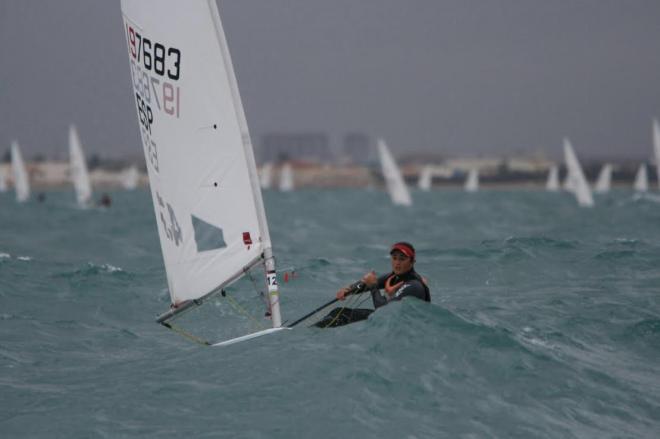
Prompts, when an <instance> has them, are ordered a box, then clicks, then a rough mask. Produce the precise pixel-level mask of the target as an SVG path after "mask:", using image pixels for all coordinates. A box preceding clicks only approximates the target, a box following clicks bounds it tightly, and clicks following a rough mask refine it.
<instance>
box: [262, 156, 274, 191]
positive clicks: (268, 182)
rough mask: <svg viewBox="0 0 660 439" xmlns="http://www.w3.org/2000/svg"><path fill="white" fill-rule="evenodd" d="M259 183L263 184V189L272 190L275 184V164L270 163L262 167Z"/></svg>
mask: <svg viewBox="0 0 660 439" xmlns="http://www.w3.org/2000/svg"><path fill="white" fill-rule="evenodd" d="M259 183H260V184H261V189H270V187H271V186H272V184H273V164H272V163H270V162H268V163H265V164H264V165H263V166H262V167H261V173H260V174H259Z"/></svg>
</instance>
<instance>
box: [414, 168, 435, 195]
mask: <svg viewBox="0 0 660 439" xmlns="http://www.w3.org/2000/svg"><path fill="white" fill-rule="evenodd" d="M432 180H433V168H432V167H431V166H430V165H426V166H424V167H423V168H422V171H421V172H420V173H419V180H418V181H417V187H418V188H419V190H422V191H424V192H428V191H430V190H431V181H432Z"/></svg>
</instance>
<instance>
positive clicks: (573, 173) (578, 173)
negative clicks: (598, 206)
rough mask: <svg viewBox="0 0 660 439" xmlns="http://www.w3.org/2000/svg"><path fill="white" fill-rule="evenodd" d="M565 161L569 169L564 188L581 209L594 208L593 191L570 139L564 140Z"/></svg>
mask: <svg viewBox="0 0 660 439" xmlns="http://www.w3.org/2000/svg"><path fill="white" fill-rule="evenodd" d="M564 160H565V161H566V168H567V169H568V175H567V177H566V183H564V187H565V188H566V187H567V188H568V189H567V190H568V191H569V192H572V193H573V194H574V195H575V198H576V199H577V202H578V204H579V205H580V206H581V207H593V205H594V199H593V196H592V195H591V189H590V188H589V184H588V183H587V179H586V178H585V177H584V172H583V171H582V166H580V162H579V161H578V158H577V156H576V155H575V151H574V150H573V146H572V145H571V142H570V141H569V140H568V139H564Z"/></svg>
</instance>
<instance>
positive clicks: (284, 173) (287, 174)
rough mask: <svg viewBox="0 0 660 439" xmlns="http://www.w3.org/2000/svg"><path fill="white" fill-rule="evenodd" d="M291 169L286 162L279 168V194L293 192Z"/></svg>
mask: <svg viewBox="0 0 660 439" xmlns="http://www.w3.org/2000/svg"><path fill="white" fill-rule="evenodd" d="M293 187H294V186H293V169H292V168H291V164H290V163H289V162H286V163H284V164H283V165H282V167H281V168H280V192H291V191H292V190H293Z"/></svg>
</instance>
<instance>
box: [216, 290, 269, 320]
mask: <svg viewBox="0 0 660 439" xmlns="http://www.w3.org/2000/svg"><path fill="white" fill-rule="evenodd" d="M225 297H226V298H227V299H229V304H230V305H231V306H233V307H234V309H235V310H236V311H238V312H239V313H241V314H243V315H244V316H246V317H247V318H248V319H250V320H251V321H252V322H253V323H255V324H256V326H257V328H259V329H266V326H264V325H263V324H262V323H261V322H260V321H259V320H257V319H255V318H254V317H253V316H251V315H250V313H248V312H247V311H246V310H245V308H243V307H242V306H241V305H240V303H238V302H237V301H236V300H235V299H234V298H233V297H231V296H230V295H228V294H226V293H225Z"/></svg>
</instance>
